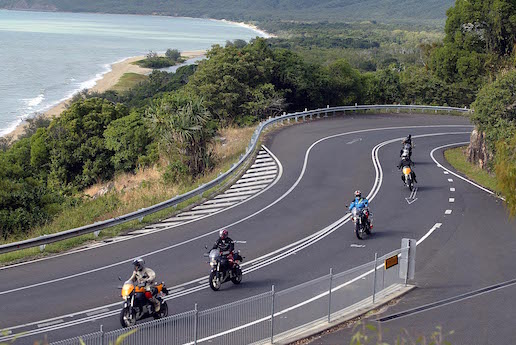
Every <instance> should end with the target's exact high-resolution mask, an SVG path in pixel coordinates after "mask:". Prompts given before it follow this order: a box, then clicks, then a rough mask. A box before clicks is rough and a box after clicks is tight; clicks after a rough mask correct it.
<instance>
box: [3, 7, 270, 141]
mask: <svg viewBox="0 0 516 345" xmlns="http://www.w3.org/2000/svg"><path fill="white" fill-rule="evenodd" d="M256 36H264V33H261V32H259V31H255V30H253V29H251V28H249V27H246V26H243V25H238V24H235V23H229V22H225V21H216V20H210V19H196V18H175V17H160V16H139V15H114V14H89V13H58V12H26V11H7V10H0V66H1V67H0V136H3V135H6V134H8V133H9V132H11V131H12V130H14V128H15V127H16V126H17V125H18V124H20V122H21V121H22V120H24V119H26V118H28V117H31V116H34V114H36V113H40V112H44V111H46V110H48V109H50V108H51V107H52V106H54V105H56V104H57V103H59V102H61V101H63V100H64V99H67V98H69V97H70V96H71V95H73V94H74V93H75V92H77V91H79V90H82V89H85V88H90V87H92V86H93V85H95V82H96V81H97V80H98V79H100V78H101V77H102V76H103V75H104V74H105V73H107V72H109V71H110V66H111V64H113V63H115V62H119V61H122V60H124V59H126V58H128V57H131V56H137V55H145V54H147V53H148V52H149V51H151V50H152V51H156V52H158V53H163V52H165V51H166V50H167V49H169V48H170V49H178V50H179V51H190V50H204V49H209V48H210V47H211V46H212V45H214V44H222V45H224V44H225V42H226V41H227V40H234V39H243V40H246V41H249V40H250V39H252V38H254V37H256Z"/></svg>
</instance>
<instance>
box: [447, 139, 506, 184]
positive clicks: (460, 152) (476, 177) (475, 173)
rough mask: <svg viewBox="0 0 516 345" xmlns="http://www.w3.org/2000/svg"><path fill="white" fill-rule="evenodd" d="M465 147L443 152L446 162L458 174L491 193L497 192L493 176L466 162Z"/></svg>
mask: <svg viewBox="0 0 516 345" xmlns="http://www.w3.org/2000/svg"><path fill="white" fill-rule="evenodd" d="M466 147H467V146H463V147H457V148H454V149H449V150H446V151H444V157H445V158H446V160H447V161H448V162H449V163H450V164H451V165H452V166H453V167H454V168H455V169H456V170H457V171H458V172H460V173H462V174H463V175H465V176H467V177H468V178H469V179H471V180H473V181H475V182H476V183H478V184H480V185H481V186H484V187H486V188H488V189H490V190H492V191H495V192H499V191H500V190H499V189H498V187H497V182H496V177H495V176H494V174H492V173H490V172H489V171H486V170H484V169H481V168H480V167H479V166H477V165H475V164H473V163H471V162H469V161H468V157H467V155H466Z"/></svg>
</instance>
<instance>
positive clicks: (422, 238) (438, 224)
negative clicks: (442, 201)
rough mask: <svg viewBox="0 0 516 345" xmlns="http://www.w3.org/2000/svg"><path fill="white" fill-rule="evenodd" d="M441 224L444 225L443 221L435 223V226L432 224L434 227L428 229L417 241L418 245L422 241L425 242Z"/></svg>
mask: <svg viewBox="0 0 516 345" xmlns="http://www.w3.org/2000/svg"><path fill="white" fill-rule="evenodd" d="M441 225H443V224H442V223H435V225H434V226H432V228H431V229H430V230H428V232H427V233H426V234H425V235H424V236H423V237H421V238H420V239H419V241H417V242H416V245H419V244H420V243H421V242H423V241H424V240H426V239H427V237H428V236H430V235H431V234H432V232H434V231H435V229H439V228H440V227H441Z"/></svg>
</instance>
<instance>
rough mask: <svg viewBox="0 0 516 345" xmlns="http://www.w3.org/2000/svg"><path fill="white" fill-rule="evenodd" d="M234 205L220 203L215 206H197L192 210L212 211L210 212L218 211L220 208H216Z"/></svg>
mask: <svg viewBox="0 0 516 345" xmlns="http://www.w3.org/2000/svg"><path fill="white" fill-rule="evenodd" d="M235 204H236V203H235V202H227V203H220V204H216V205H204V204H202V205H199V206H196V207H194V208H192V210H209V209H212V210H214V209H215V210H220V208H218V207H227V206H231V205H235Z"/></svg>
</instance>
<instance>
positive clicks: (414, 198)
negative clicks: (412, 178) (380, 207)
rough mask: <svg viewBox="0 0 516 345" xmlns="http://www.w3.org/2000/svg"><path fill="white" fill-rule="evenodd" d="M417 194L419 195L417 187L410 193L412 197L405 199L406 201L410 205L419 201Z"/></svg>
mask: <svg viewBox="0 0 516 345" xmlns="http://www.w3.org/2000/svg"><path fill="white" fill-rule="evenodd" d="M416 194H417V187H416V188H414V189H412V192H411V193H410V196H409V197H408V198H405V200H406V201H407V204H409V205H410V204H412V203H413V202H415V201H416V200H417V198H416Z"/></svg>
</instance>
